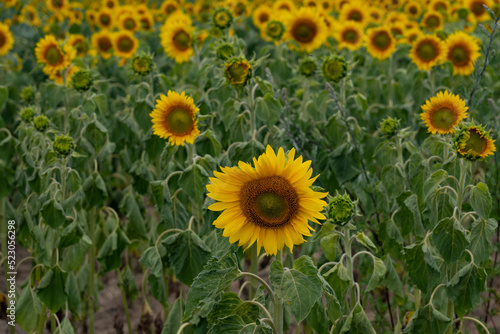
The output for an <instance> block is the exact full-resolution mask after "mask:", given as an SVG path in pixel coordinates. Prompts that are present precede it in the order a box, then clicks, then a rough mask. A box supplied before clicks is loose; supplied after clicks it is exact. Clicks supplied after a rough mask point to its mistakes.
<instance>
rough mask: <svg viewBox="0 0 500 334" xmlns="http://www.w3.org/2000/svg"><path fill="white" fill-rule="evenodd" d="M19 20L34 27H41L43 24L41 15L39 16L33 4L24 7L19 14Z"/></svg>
mask: <svg viewBox="0 0 500 334" xmlns="http://www.w3.org/2000/svg"><path fill="white" fill-rule="evenodd" d="M19 22H20V23H26V24H29V25H30V26H32V27H39V26H40V25H41V21H40V16H38V12H37V11H36V8H35V7H33V6H32V5H26V6H24V7H23V9H22V10H21V15H20V16H19Z"/></svg>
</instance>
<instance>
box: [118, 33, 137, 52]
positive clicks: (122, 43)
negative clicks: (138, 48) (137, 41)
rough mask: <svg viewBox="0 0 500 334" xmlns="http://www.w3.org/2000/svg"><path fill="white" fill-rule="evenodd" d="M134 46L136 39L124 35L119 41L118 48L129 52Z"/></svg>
mask: <svg viewBox="0 0 500 334" xmlns="http://www.w3.org/2000/svg"><path fill="white" fill-rule="evenodd" d="M133 47H134V41H132V40H131V39H130V38H128V37H126V36H124V37H122V38H120V40H119V41H118V49H119V50H120V51H123V52H129V51H130V50H132V48H133Z"/></svg>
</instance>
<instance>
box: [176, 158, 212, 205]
mask: <svg viewBox="0 0 500 334" xmlns="http://www.w3.org/2000/svg"><path fill="white" fill-rule="evenodd" d="M207 182H208V174H207V172H206V171H205V170H204V169H203V168H202V167H201V166H199V165H196V164H194V165H191V166H189V167H188V168H186V170H185V171H184V172H183V173H182V175H181V177H180V179H179V185H180V186H181V187H182V190H184V191H185V192H186V193H187V194H188V195H189V197H191V198H192V199H193V200H195V201H197V202H200V199H201V198H202V197H203V194H204V193H205V190H206V189H205V186H206V184H207Z"/></svg>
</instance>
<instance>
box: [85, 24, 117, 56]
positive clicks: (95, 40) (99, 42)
mask: <svg viewBox="0 0 500 334" xmlns="http://www.w3.org/2000/svg"><path fill="white" fill-rule="evenodd" d="M90 43H91V44H92V46H93V47H94V48H95V49H96V50H97V52H98V53H99V54H100V55H101V57H102V59H109V58H110V57H111V56H112V54H113V34H112V33H111V32H110V31H107V30H101V31H99V32H96V33H94V34H92V37H91V38H90Z"/></svg>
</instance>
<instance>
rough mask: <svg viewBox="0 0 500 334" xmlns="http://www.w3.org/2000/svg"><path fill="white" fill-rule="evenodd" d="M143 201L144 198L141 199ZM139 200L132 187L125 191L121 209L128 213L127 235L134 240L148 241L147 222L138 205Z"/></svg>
mask: <svg viewBox="0 0 500 334" xmlns="http://www.w3.org/2000/svg"><path fill="white" fill-rule="evenodd" d="M139 199H140V200H142V197H139ZM137 200H138V198H136V195H135V193H134V190H133V188H132V186H129V187H127V189H125V190H124V196H123V199H122V201H121V202H120V209H121V210H122V211H124V212H126V215H127V218H128V222H127V235H128V236H130V237H133V238H137V237H139V238H142V239H144V240H147V239H148V232H147V230H146V225H145V221H144V218H143V215H142V212H141V208H140V207H139V205H138V203H137Z"/></svg>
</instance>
